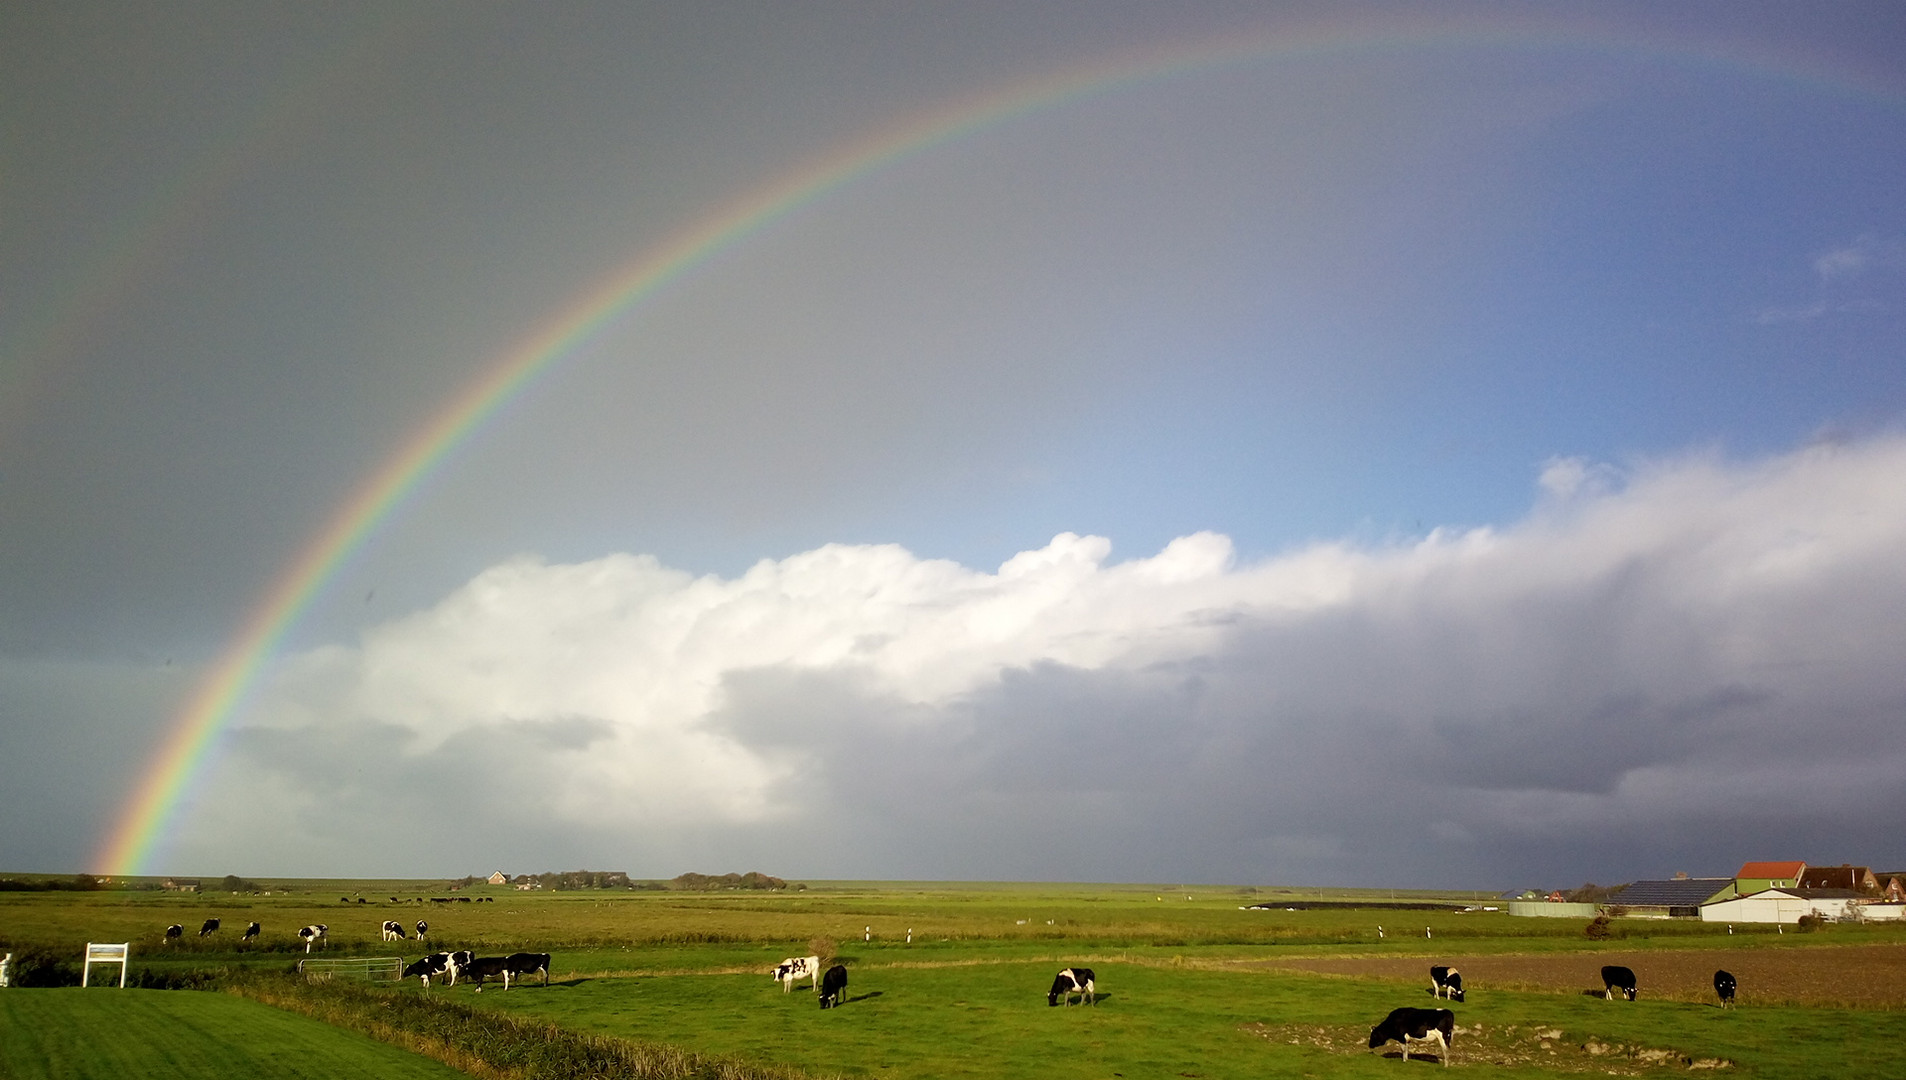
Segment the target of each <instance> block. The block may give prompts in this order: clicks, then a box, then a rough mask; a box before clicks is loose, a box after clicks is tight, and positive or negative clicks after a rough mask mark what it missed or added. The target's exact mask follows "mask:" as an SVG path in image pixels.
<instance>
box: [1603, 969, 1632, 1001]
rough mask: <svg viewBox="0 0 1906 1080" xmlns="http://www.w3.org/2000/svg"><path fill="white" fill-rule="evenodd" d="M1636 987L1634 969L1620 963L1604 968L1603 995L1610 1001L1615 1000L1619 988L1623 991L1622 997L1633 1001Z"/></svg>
mask: <svg viewBox="0 0 1906 1080" xmlns="http://www.w3.org/2000/svg"><path fill="white" fill-rule="evenodd" d="M1636 988H1637V984H1636V982H1635V972H1634V969H1632V968H1625V967H1622V966H1621V965H1619V964H1610V965H1608V966H1607V967H1605V968H1603V969H1602V997H1604V998H1606V999H1608V1000H1609V1001H1613V1000H1615V991H1617V990H1620V991H1621V996H1622V997H1625V998H1627V999H1628V1000H1629V1001H1633V1000H1635V992H1636Z"/></svg>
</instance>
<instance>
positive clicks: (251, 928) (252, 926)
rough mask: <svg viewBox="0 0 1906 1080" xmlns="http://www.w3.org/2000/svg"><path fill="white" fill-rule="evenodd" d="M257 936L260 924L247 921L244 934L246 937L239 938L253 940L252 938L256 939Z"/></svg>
mask: <svg viewBox="0 0 1906 1080" xmlns="http://www.w3.org/2000/svg"><path fill="white" fill-rule="evenodd" d="M257 937H258V924H257V923H246V924H245V936H244V937H241V938H239V939H238V940H240V941H252V940H254V939H256V938H257Z"/></svg>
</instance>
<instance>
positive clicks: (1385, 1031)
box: [1370, 1008, 1456, 1065]
mask: <svg viewBox="0 0 1906 1080" xmlns="http://www.w3.org/2000/svg"><path fill="white" fill-rule="evenodd" d="M1455 1038H1456V1014H1455V1013H1453V1012H1450V1011H1449V1010H1448V1009H1411V1008H1402V1009H1392V1010H1390V1015H1388V1016H1386V1017H1384V1018H1383V1023H1381V1024H1378V1025H1377V1026H1376V1027H1373V1028H1371V1029H1370V1049H1372V1050H1375V1049H1376V1048H1377V1047H1379V1046H1382V1045H1383V1044H1384V1043H1387V1042H1396V1043H1402V1044H1403V1060H1404V1061H1408V1060H1410V1044H1411V1043H1413V1042H1433V1043H1435V1044H1436V1046H1437V1056H1438V1057H1440V1058H1441V1059H1442V1061H1443V1064H1444V1065H1448V1064H1449V1045H1450V1043H1451V1042H1452V1041H1453V1040H1454V1039H1455Z"/></svg>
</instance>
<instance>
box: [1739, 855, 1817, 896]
mask: <svg viewBox="0 0 1906 1080" xmlns="http://www.w3.org/2000/svg"><path fill="white" fill-rule="evenodd" d="M1806 872H1807V864H1806V863H1804V862H1750V863H1742V864H1741V868H1740V872H1739V873H1737V874H1735V875H1734V891H1735V893H1737V894H1738V895H1741V896H1747V895H1748V894H1750V893H1757V892H1764V891H1766V890H1768V889H1797V888H1799V887H1800V878H1801V875H1803V874H1805V873H1806Z"/></svg>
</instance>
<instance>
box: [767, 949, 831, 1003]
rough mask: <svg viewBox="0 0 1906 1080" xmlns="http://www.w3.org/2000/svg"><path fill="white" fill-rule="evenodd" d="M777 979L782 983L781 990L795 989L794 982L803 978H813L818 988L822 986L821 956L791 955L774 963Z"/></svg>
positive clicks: (774, 973)
mask: <svg viewBox="0 0 1906 1080" xmlns="http://www.w3.org/2000/svg"><path fill="white" fill-rule="evenodd" d="M773 975H774V978H775V981H776V982H778V983H780V984H781V992H782V993H784V994H785V993H787V992H788V991H789V990H792V989H794V984H795V983H796V982H799V981H800V980H802V979H811V980H813V983H814V988H815V989H816V990H818V989H820V986H821V958H820V957H818V956H790V957H788V958H787V959H786V960H783V961H781V962H780V963H778V964H776V965H774V972H773Z"/></svg>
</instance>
